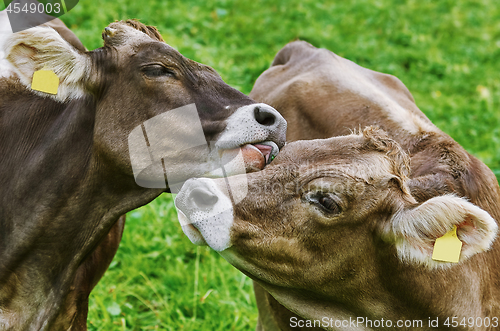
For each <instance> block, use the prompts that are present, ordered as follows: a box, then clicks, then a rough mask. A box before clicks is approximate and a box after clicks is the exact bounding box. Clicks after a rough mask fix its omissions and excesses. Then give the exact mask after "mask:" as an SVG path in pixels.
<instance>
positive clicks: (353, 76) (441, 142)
mask: <svg viewBox="0 0 500 331" xmlns="http://www.w3.org/2000/svg"><path fill="white" fill-rule="evenodd" d="M346 70H348V71H346ZM356 80H358V81H366V82H371V83H370V84H372V85H371V89H372V90H374V91H378V92H379V93H380V94H379V95H382V96H383V97H384V98H386V99H385V100H388V101H387V102H388V103H389V102H392V101H394V102H396V103H397V105H399V106H400V109H401V112H405V114H403V113H400V114H403V115H401V116H402V118H404V119H406V120H405V121H407V122H406V123H402V122H401V123H400V122H398V121H397V116H398V115H397V114H392V113H391V112H390V111H388V110H387V109H386V108H384V107H385V106H384V103H382V102H381V99H376V98H371V97H370V95H373V94H370V93H368V94H367V92H366V89H364V87H363V85H356ZM357 87H359V88H357ZM250 96H251V97H253V98H255V99H257V100H260V101H262V102H266V103H269V104H270V105H272V106H274V107H275V108H276V109H278V110H279V111H280V112H281V113H282V114H283V116H284V117H285V118H286V119H287V121H288V131H287V137H288V139H289V141H295V140H299V139H317V138H328V137H332V136H340V135H345V134H348V133H349V132H350V131H352V130H355V129H356V128H359V127H362V128H363V127H366V126H369V125H377V126H378V127H380V128H382V129H383V130H385V131H386V132H387V133H388V135H389V136H390V137H391V138H392V139H394V141H396V142H397V144H398V145H399V146H401V147H402V149H403V150H404V151H406V152H407V153H408V155H409V157H410V159H411V162H410V163H411V166H410V167H408V164H407V162H405V161H403V162H396V164H400V165H401V166H402V169H401V173H402V174H404V175H402V176H401V177H402V178H404V177H406V176H408V177H409V178H408V180H406V179H405V180H404V182H406V184H407V185H408V187H409V189H410V192H411V194H412V196H413V197H414V198H415V199H416V201H417V202H418V203H421V202H424V201H427V200H429V199H431V198H432V197H436V196H441V195H443V194H447V193H453V194H456V195H458V196H462V197H466V198H467V199H469V201H471V202H472V203H473V204H475V205H477V206H479V207H481V208H483V209H484V210H486V211H487V212H489V213H490V215H491V216H493V218H495V219H496V220H500V209H499V207H500V190H499V186H498V183H497V180H496V178H495V176H494V175H493V173H492V172H491V171H490V170H489V169H488V168H487V167H486V166H485V165H484V164H483V163H482V162H480V161H479V160H477V159H476V158H475V157H473V156H472V155H470V154H468V153H467V152H466V151H465V150H463V148H461V147H460V146H459V145H458V144H457V143H456V142H455V141H453V139H452V138H451V137H449V136H448V135H446V134H445V133H443V132H441V131H440V130H439V129H437V128H436V127H435V126H434V125H433V124H432V123H431V122H430V121H429V120H428V119H427V118H426V117H425V115H424V114H423V113H422V112H421V111H420V110H419V109H418V108H417V106H416V105H415V103H414V99H413V97H412V96H411V94H410V92H409V91H408V89H407V88H406V87H405V86H404V85H403V84H402V83H401V81H399V80H398V79H397V78H395V77H393V76H390V75H385V74H382V73H378V72H374V71H371V70H368V69H365V68H361V67H359V66H356V65H355V64H353V63H352V62H350V61H348V60H346V59H342V58H340V57H339V56H337V55H335V54H333V53H331V52H330V51H327V50H322V49H317V48H315V47H313V46H311V45H309V44H307V43H305V42H301V41H297V42H293V43H290V44H288V45H287V46H285V47H284V48H283V49H282V50H281V51H280V52H279V53H278V54H277V55H276V57H275V59H274V62H273V64H272V66H271V67H270V68H269V69H268V70H266V71H265V72H264V73H263V74H262V75H261V76H260V77H259V79H258V80H257V82H256V83H255V86H254V88H253V90H252V92H251V94H250ZM391 100H392V101H391ZM375 146H376V145H375ZM382 146H384V144H382ZM389 149H391V148H389ZM397 149H398V148H396V150H397ZM396 155H400V153H396ZM300 157H302V156H301V155H295V158H300ZM403 159H404V157H403ZM410 169H411V171H410ZM395 170H396V168H393V171H395ZM264 171H265V170H264ZM402 187H404V186H402ZM276 203H278V202H276ZM289 208H290V207H289ZM254 212H255V211H254ZM266 213H267V214H270V212H269V211H267V212H266ZM254 221H256V222H259V223H260V221H257V220H254ZM275 221H276V220H275ZM380 249H382V248H380ZM499 252H500V241H499V240H496V241H495V242H494V244H493V247H492V248H491V251H490V252H488V253H483V254H480V255H479V256H477V257H476V258H473V259H472V260H471V261H469V262H468V263H466V264H464V265H462V266H459V267H457V268H455V269H453V270H454V271H453V272H452V271H451V270H450V272H449V275H448V276H449V277H447V278H444V277H443V276H440V277H441V280H435V278H434V276H432V274H428V273H427V272H422V271H421V270H420V271H419V269H417V270H414V269H405V267H403V266H399V267H396V268H394V267H389V266H390V265H391V262H389V261H390V260H392V258H389V259H388V260H387V261H380V265H381V268H392V269H387V271H388V273H387V274H393V275H400V276H401V278H400V279H414V282H412V283H404V282H400V283H398V281H395V280H394V279H392V280H389V279H383V278H382V279H377V280H376V282H377V283H378V284H379V286H380V288H381V289H383V288H391V289H397V290H396V293H397V291H399V293H400V295H397V298H394V299H396V302H398V301H397V300H400V301H399V304H398V305H400V307H401V309H402V311H405V310H406V311H407V313H408V314H409V311H410V310H411V309H410V307H405V306H404V304H403V303H402V302H404V301H407V299H408V298H411V300H414V302H415V304H417V303H418V302H419V301H420V300H423V299H424V298H427V299H428V298H430V297H433V296H434V299H433V300H429V301H428V302H433V303H432V304H429V303H427V304H424V305H422V306H421V307H419V306H414V307H413V308H414V310H419V311H420V313H421V316H424V318H425V319H426V318H427V317H426V316H432V312H431V309H434V310H435V311H436V310H437V311H441V312H445V311H447V310H448V309H450V306H453V304H454V303H453V301H452V302H449V301H445V300H446V299H445V298H446V297H447V296H446V295H448V294H450V295H451V293H453V292H451V293H450V292H446V295H445V293H440V292H437V294H436V293H430V292H429V291H434V290H436V288H440V286H441V288H443V289H444V288H447V287H450V285H451V287H454V290H447V291H457V293H462V294H461V295H465V294H464V293H466V292H467V293H470V298H469V299H470V302H469V304H470V310H469V312H470V313H471V314H473V316H483V317H486V316H489V317H493V316H498V315H499V314H500V302H499V301H498V297H500V293H498V289H499V284H500V283H499V282H500V275H499V271H498V268H497V267H496V266H498V265H499V263H500V253H499ZM262 254H268V253H262ZM366 259H370V258H369V257H368V256H367V257H366ZM353 268H356V267H355V266H354V265H353ZM479 271H481V273H478V272H479ZM353 272H355V271H354V269H353ZM443 275H444V273H443ZM332 276H333V275H332ZM398 277H399V276H398ZM405 277H406V278H405ZM431 279H433V280H431ZM374 281H375V280H374ZM433 282H435V283H433ZM450 282H451V284H450ZM471 282H472V283H474V285H472V284H471ZM259 283H260V284H262V282H260V281H259ZM259 283H254V284H255V291H256V295H257V303H258V307H259V314H260V318H259V326H258V327H257V329H258V330H275V329H276V324H279V325H280V326H279V329H280V330H291V328H290V327H289V318H290V316H294V315H295V314H294V313H292V312H290V311H288V310H287V309H286V308H285V307H283V306H281V305H279V304H278V303H277V301H276V300H275V299H274V298H273V297H272V296H271V295H270V294H269V293H267V295H265V294H264V293H265V292H264V290H263V289H262V287H261V286H260V285H259ZM264 284H267V283H264ZM452 284H453V285H452ZM457 284H462V288H460V286H455V285H457ZM311 285H312V284H310V283H307V284H306V285H305V286H311ZM267 286H269V287H268V289H273V290H274V291H276V288H275V287H274V286H272V285H269V284H268V285H267ZM338 286H342V285H341V283H339V285H338ZM421 286H422V287H421ZM358 288H359V287H358ZM462 291H463V292H462ZM279 293H281V292H279ZM493 293H495V294H493ZM495 297H496V299H495ZM286 298H287V297H286V295H283V296H282V300H283V302H286V303H287V304H290V303H291V302H292V301H287V299H286ZM405 298H406V299H405ZM454 300H456V301H455V305H457V307H458V306H459V305H460V304H461V303H459V302H461V300H459V299H458V298H457V299H454ZM365 301H366V302H368V301H369V300H368V298H367V299H366V300H365ZM316 302H317V303H318V304H319V306H318V305H317V304H316V303H315V304H314V305H311V307H316V308H318V307H320V306H321V305H322V304H324V305H327V303H324V302H323V301H321V300H320V299H318V300H317V301H316ZM322 302H323V303H322ZM420 302H422V301H420ZM291 306H293V305H291ZM297 307H300V305H299V306H295V308H294V309H297ZM303 307H304V310H303V312H304V313H305V314H303V316H307V315H308V314H309V312H307V313H306V311H307V309H305V306H303ZM347 307H348V306H347ZM349 308H352V309H353V311H356V310H357V309H359V307H355V306H352V307H349ZM318 311H321V309H318ZM295 313H297V314H298V315H301V312H300V310H295ZM474 314H476V315H474ZM295 316H297V315H295ZM309 316H310V314H309ZM358 316H359V315H358ZM381 316H382V317H387V318H389V317H390V316H384V315H383V314H382V315H381ZM450 317H451V315H450ZM264 320H267V321H274V322H269V323H268V325H267V326H266V325H265V323H263V322H262V321H264ZM273 325H274V326H273ZM294 330H297V329H294ZM308 330H309V329H308ZM313 330H314V329H313Z"/></svg>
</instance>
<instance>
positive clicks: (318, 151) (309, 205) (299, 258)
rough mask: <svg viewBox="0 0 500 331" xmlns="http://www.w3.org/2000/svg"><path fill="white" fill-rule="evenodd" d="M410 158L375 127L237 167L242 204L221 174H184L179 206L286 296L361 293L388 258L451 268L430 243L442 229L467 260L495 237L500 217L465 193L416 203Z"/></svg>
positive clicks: (198, 228)
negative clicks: (246, 169) (257, 168)
mask: <svg viewBox="0 0 500 331" xmlns="http://www.w3.org/2000/svg"><path fill="white" fill-rule="evenodd" d="M408 163H409V159H408V157H407V155H406V154H405V153H404V152H403V151H402V149H401V148H400V146H399V145H398V144H397V143H396V142H395V141H393V140H392V139H390V138H388V136H387V135H386V134H385V133H384V132H383V131H381V130H379V129H375V128H372V127H369V128H367V129H365V130H364V131H363V132H362V134H352V135H348V136H340V137H334V138H330V139H324V140H310V141H297V142H292V143H289V144H288V145H287V146H285V148H284V149H283V151H282V152H281V153H280V155H279V156H278V157H277V158H276V160H275V161H274V162H273V163H271V164H270V165H269V166H268V167H266V168H265V169H264V170H263V171H261V172H258V173H254V174H248V175H246V176H236V177H237V178H240V180H242V181H248V192H247V193H246V197H245V198H244V199H242V200H241V201H240V202H239V203H238V204H236V205H232V204H231V196H230V195H234V192H233V191H234V190H228V189H226V188H225V183H224V182H223V181H220V180H212V179H196V180H190V181H188V182H186V184H185V186H184V187H183V189H182V190H181V192H180V193H179V194H178V195H177V197H176V206H177V208H178V210H179V218H180V220H181V222H183V223H190V226H191V228H190V230H189V232H190V233H189V232H188V231H186V232H188V235H189V236H190V238H191V239H192V241H194V242H195V243H198V244H203V243H208V245H210V246H211V247H213V248H216V249H217V248H219V251H220V254H221V255H222V256H223V257H224V258H226V259H227V260H228V261H229V262H230V263H231V264H233V265H234V266H236V267H237V268H239V269H240V270H242V271H243V272H244V273H246V274H248V275H250V276H251V277H252V278H254V279H256V280H257V281H258V282H260V283H261V284H262V285H263V286H264V288H265V289H266V290H268V291H269V292H270V293H271V294H273V295H277V298H278V297H279V300H282V299H283V301H286V299H284V297H282V296H280V295H281V294H283V293H288V294H287V296H288V295H290V293H292V292H290V291H292V289H293V290H295V291H297V292H293V293H294V294H293V296H295V297H297V296H301V295H304V293H309V295H306V296H307V297H310V296H311V293H313V296H315V295H317V296H320V297H323V298H324V297H327V298H330V300H331V299H332V297H333V298H334V300H340V302H342V300H347V301H349V300H350V299H351V298H352V299H353V300H354V297H355V296H356V298H358V299H359V296H362V295H364V294H363V293H365V292H363V291H364V290H363V286H369V285H368V284H372V283H373V284H378V285H380V283H379V282H380V278H381V277H382V276H381V275H383V274H384V272H386V271H387V270H389V269H387V270H382V272H381V269H380V268H381V265H389V264H390V263H392V262H394V264H396V265H398V266H403V268H410V269H414V270H420V271H425V272H430V273H432V272H436V275H439V270H440V269H443V268H448V267H449V268H452V263H448V262H438V261H434V260H432V252H433V245H434V242H435V240H436V238H438V237H441V236H443V235H444V234H445V233H446V232H448V231H449V230H450V229H451V228H452V227H453V226H454V225H455V226H457V227H458V238H459V239H460V240H461V241H462V242H463V248H462V253H461V257H460V260H461V263H464V262H463V261H465V260H468V259H470V258H471V257H472V256H473V255H474V254H477V253H479V252H483V251H485V250H488V248H489V247H490V245H491V244H492V242H493V241H494V238H495V236H496V233H497V224H496V222H495V221H494V220H493V219H492V218H491V216H490V215H489V214H488V213H487V212H486V211H484V210H482V209H481V208H479V207H477V206H475V205H473V204H472V203H470V202H468V201H467V200H466V199H463V198H460V197H457V196H453V195H445V196H438V197H435V198H431V199H429V200H427V201H425V202H423V203H418V202H417V201H416V200H415V199H414V198H413V197H412V196H411V195H410V193H409V189H408V187H407V172H408ZM234 180H235V181H237V179H236V178H235V179H234ZM233 187H236V185H235V184H233ZM228 191H229V194H228ZM193 233H194V234H193ZM221 242H222V243H223V244H221ZM220 248H223V249H220ZM389 261H391V262H389ZM396 268H399V267H396ZM382 269H383V267H382ZM392 270H393V271H392V272H394V269H392ZM389 277H392V276H389ZM370 286H371V285H370ZM287 289H288V290H287ZM346 298H347V299H346Z"/></svg>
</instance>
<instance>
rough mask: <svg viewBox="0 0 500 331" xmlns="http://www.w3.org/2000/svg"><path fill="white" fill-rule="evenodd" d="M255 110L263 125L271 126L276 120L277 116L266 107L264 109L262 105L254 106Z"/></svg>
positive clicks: (256, 116) (258, 120) (255, 114)
mask: <svg viewBox="0 0 500 331" xmlns="http://www.w3.org/2000/svg"><path fill="white" fill-rule="evenodd" d="M253 112H254V116H255V119H256V120H257V122H258V123H259V124H261V125H264V126H271V125H274V123H275V122H276V116H275V115H274V114H273V113H271V112H269V111H267V110H266V109H262V108H261V107H259V106H257V107H255V108H254V110H253Z"/></svg>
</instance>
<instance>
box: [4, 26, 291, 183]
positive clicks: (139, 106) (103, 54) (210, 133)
mask: <svg viewBox="0 0 500 331" xmlns="http://www.w3.org/2000/svg"><path fill="white" fill-rule="evenodd" d="M103 39H104V47H102V48H99V49H96V50H94V51H90V52H82V51H80V50H78V49H76V48H74V47H73V46H71V45H70V44H69V43H68V42H67V41H65V40H64V39H63V38H62V37H61V36H60V35H59V34H58V33H57V32H56V31H55V30H53V29H51V28H47V27H36V28H33V29H29V30H25V31H22V32H19V33H16V34H13V35H12V36H11V37H10V39H9V40H7V41H6V43H5V46H4V48H5V54H6V59H7V60H8V61H9V62H10V63H11V64H12V65H13V67H14V70H15V73H16V74H17V76H18V77H19V80H20V83H21V84H22V85H24V86H25V87H27V88H30V86H31V80H32V77H33V73H34V72H35V71H38V70H41V69H44V70H52V71H53V72H54V73H55V74H56V75H57V76H58V78H59V80H60V84H59V90H58V93H57V94H56V95H50V94H45V93H43V92H37V91H33V93H35V94H38V95H39V96H40V97H43V98H51V99H53V100H55V102H59V103H63V104H66V105H73V106H72V107H74V105H77V106H79V107H81V108H82V110H81V111H82V112H86V113H88V114H90V115H91V116H94V117H93V118H95V124H94V129H93V131H94V133H93V140H94V143H93V148H94V152H95V155H98V156H99V158H100V165H102V164H109V165H112V168H113V172H114V174H121V175H125V176H127V177H129V178H130V175H131V174H132V173H134V175H135V177H136V180H137V183H138V184H140V185H141V186H145V187H155V188H167V189H168V187H167V186H166V185H165V177H164V175H166V173H169V175H172V178H173V177H175V178H173V179H175V182H182V181H183V180H185V179H186V178H189V177H192V176H196V175H200V174H206V173H208V174H212V175H214V176H217V175H219V172H220V171H217V169H218V168H219V165H220V162H221V156H222V160H223V161H224V160H225V161H228V162H229V161H230V160H232V159H233V158H234V155H235V153H234V150H235V149H238V148H239V147H242V146H246V147H245V148H243V149H242V150H243V152H244V153H243V156H248V157H247V159H246V160H247V163H246V166H247V167H246V168H247V169H246V170H247V171H248V170H251V169H253V168H259V169H260V168H262V167H263V165H264V164H265V163H266V161H268V160H269V156H271V154H273V153H274V154H276V153H277V151H278V149H279V148H280V147H282V146H283V144H284V139H285V131H286V122H285V120H284V119H283V118H282V117H281V115H280V114H279V113H278V112H276V111H275V110H274V109H273V108H272V107H270V106H267V105H265V104H257V103H255V102H254V101H253V100H251V99H250V98H248V97H247V96H245V95H244V94H242V93H240V92H239V91H237V90H235V89H233V88H231V87H230V86H228V85H227V84H225V83H224V82H223V80H222V79H221V77H220V76H219V75H218V74H217V73H216V72H215V70H213V69H212V68H210V67H208V66H205V65H202V64H199V63H196V62H194V61H192V60H189V59H187V58H185V57H184V56H182V55H181V54H180V53H179V52H177V51H176V50H175V49H174V48H172V47H171V46H169V45H167V44H166V43H164V42H163V40H162V38H161V35H160V34H159V33H158V31H157V30H156V29H155V28H153V27H149V26H145V25H143V24H141V23H139V22H137V21H132V20H129V21H126V22H115V23H112V24H110V25H109V26H108V27H107V28H106V29H105V31H104V33H103ZM183 107H185V108H183ZM175 109H177V110H178V111H177V112H175V114H174V113H172V114H174V115H172V116H166V117H165V116H164V114H168V113H169V112H171V111H172V110H175ZM186 113H188V115H186ZM193 114H194V115H193ZM155 118H156V119H158V120H157V121H156V120H155ZM148 121H149V122H148ZM155 121H156V122H155ZM146 122H148V123H149V124H150V126H149V127H148V125H147V124H146ZM153 122H155V123H153ZM151 124H153V125H151ZM134 130H135V131H134ZM148 130H150V131H148ZM133 132H134V133H139V135H136V136H135V137H138V139H139V140H140V141H138V140H137V139H135V140H134V139H132V138H131V134H132V133H133ZM200 134H201V138H200ZM132 136H133V134H132ZM193 136H194V138H193ZM200 140H201V142H200ZM186 141H187V142H188V143H186ZM153 142H154V143H155V144H156V145H155V146H153ZM261 142H264V143H263V144H258V143H261ZM254 145H255V146H256V147H255V146H254ZM179 146H182V147H183V148H184V149H182V148H179ZM138 150H139V152H138ZM141 151H142V152H141ZM227 151H232V152H231V153H229V156H226V157H225V158H224V156H223V154H224V153H225V152H227ZM132 154H133V155H132ZM131 159H132V163H134V162H135V164H136V167H135V168H134V169H132V168H133V166H134V164H132V165H131ZM167 160H169V161H170V162H169V166H170V169H165V163H167ZM153 163H154V164H153ZM162 164H163V165H162ZM162 166H163V169H162ZM158 167H159V168H160V172H161V173H158V171H157V170H158ZM168 170H170V171H168ZM226 170H227V169H226ZM155 171H156V172H155ZM227 172H228V173H229V174H230V173H231V169H229V170H228V171H227ZM236 172H238V171H236ZM174 174H175V176H174ZM158 176H160V177H161V180H160V181H161V182H162V183H161V184H158V183H157V182H156V181H157V179H158ZM167 177H168V176H167ZM168 179H169V182H170V178H168ZM134 185H135V184H134Z"/></svg>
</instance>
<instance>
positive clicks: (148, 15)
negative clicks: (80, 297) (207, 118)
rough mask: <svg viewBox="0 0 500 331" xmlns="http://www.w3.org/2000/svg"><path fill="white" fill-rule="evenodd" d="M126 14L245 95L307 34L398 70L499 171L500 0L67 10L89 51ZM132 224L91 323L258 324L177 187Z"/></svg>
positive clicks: (111, 4)
mask: <svg viewBox="0 0 500 331" xmlns="http://www.w3.org/2000/svg"><path fill="white" fill-rule="evenodd" d="M0 9H3V8H0ZM127 18H139V19H141V21H142V22H143V23H146V24H149V25H156V26H157V27H158V28H159V30H160V32H161V33H162V35H163V36H164V39H165V40H166V41H167V43H169V44H170V45H172V46H174V47H175V48H177V49H178V50H179V51H180V52H181V53H183V54H184V55H185V56H187V57H190V58H192V59H194V60H196V61H199V62H202V63H205V64H208V65H210V66H212V67H214V68H215V69H216V70H217V71H218V72H219V73H220V74H221V76H222V77H223V79H224V80H225V81H226V82H227V83H228V84H230V85H232V86H234V87H236V88H238V89H240V90H241V91H242V92H244V93H248V92H250V90H251V88H252V84H253V82H254V81H255V79H256V78H257V77H258V75H259V74H260V73H261V72H262V71H264V70H265V69H266V68H267V67H268V66H269V64H270V63H271V61H272V59H273V57H274V55H275V54H276V52H277V51H278V50H279V49H280V48H281V47H283V46H284V45H285V44H286V43H287V42H289V41H291V40H294V39H297V38H299V39H304V40H307V41H309V42H311V43H312V44H313V45H315V46H318V47H324V48H328V49H330V50H332V51H334V52H336V53H337V54H339V55H341V56H344V57H346V58H348V59H350V60H353V61H355V62H357V63H358V64H360V65H362V66H365V67H368V68H370V69H373V70H377V71H382V72H385V73H390V74H393V75H396V76H397V77H399V78H400V79H401V80H402V81H403V82H404V83H405V84H406V85H407V86H408V88H409V89H410V91H411V92H412V93H413V95H414V97H415V99H416V102H417V105H418V106H419V107H420V108H421V109H422V111H423V112H424V113H426V114H427V116H428V117H429V118H430V119H431V120H432V121H433V122H434V123H435V124H436V125H437V126H438V127H439V128H441V129H442V130H443V131H445V132H447V133H448V134H450V135H451V136H452V137H453V138H454V139H455V140H457V141H458V142H459V143H460V144H461V145H462V146H464V147H465V148H466V149H467V150H468V151H469V152H471V153H472V154H474V155H476V156H478V157H479V158H480V159H481V160H483V161H484V162H485V163H486V164H487V165H488V166H489V167H490V168H491V169H492V170H493V171H494V172H495V174H496V175H497V177H500V75H499V73H500V61H499V60H500V6H498V1H497V0H453V1H451V0H439V1H435V0H418V1H416V0H408V1H398V0H391V1H386V0H355V1H336V2H325V1H317V0H300V1H296V0H289V1H284V0H283V1H262V0H253V1H230V0H218V1H195V0H182V1H181V0H174V1H167V0H154V1H148V0H143V1H132V0H113V1H110V0H101V1H89V0H82V1H80V3H79V4H78V5H77V6H76V7H75V9H73V10H72V11H71V12H70V13H68V14H66V15H64V16H63V17H62V19H63V21H65V22H66V24H67V25H68V26H69V27H70V28H72V29H73V30H74V32H75V33H76V34H77V35H78V37H79V38H80V39H81V40H82V42H83V43H84V44H85V45H86V46H87V48H89V49H94V48H97V47H100V46H101V44H102V42H101V39H100V34H101V31H102V30H103V28H104V27H105V26H106V25H107V24H108V23H110V22H112V21H114V20H117V19H127ZM127 222H128V223H127V226H126V229H125V234H124V238H123V241H122V244H121V247H120V250H119V252H118V254H117V256H116V258H115V260H114V262H113V263H112V265H111V268H110V270H109V271H108V272H107V273H106V276H105V277H104V279H103V280H102V281H101V282H100V283H99V284H98V286H97V288H96V289H95V291H94V292H93V294H92V296H91V302H90V313H89V329H90V330H105V331H111V330H202V331H203V330H208V331H212V330H253V329H254V328H255V323H256V318H257V313H256V308H255V302H254V298H253V294H252V287H251V281H250V280H249V279H248V278H246V277H245V276H243V275H242V274H241V273H240V272H238V271H237V270H236V269H234V268H232V267H231V266H230V265H229V264H228V263H226V262H225V261H224V260H223V259H222V258H220V257H219V256H218V255H217V254H215V253H214V252H212V251H210V250H209V249H207V248H198V247H195V246H194V245H192V244H191V243H190V242H189V240H188V239H187V238H186V237H185V236H184V235H183V233H182V231H181V229H180V226H179V225H178V224H177V220H176V214H175V210H174V209H173V202H172V198H171V197H169V196H164V197H160V198H159V199H157V200H156V201H154V202H153V203H152V204H150V205H148V206H146V207H143V208H140V209H138V210H135V211H132V212H131V213H129V215H128V221H127Z"/></svg>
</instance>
